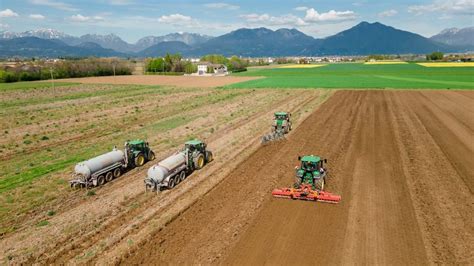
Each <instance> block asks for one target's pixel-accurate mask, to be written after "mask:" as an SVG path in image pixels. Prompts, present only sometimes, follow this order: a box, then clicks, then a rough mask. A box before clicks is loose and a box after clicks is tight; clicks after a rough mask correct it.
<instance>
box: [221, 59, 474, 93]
mask: <svg viewBox="0 0 474 266" xmlns="http://www.w3.org/2000/svg"><path fill="white" fill-rule="evenodd" d="M234 75H235V76H263V77H265V78H262V79H257V80H251V81H246V82H241V83H236V84H232V85H229V86H226V88H374V89H378V88H380V89H381V88H395V89H448V88H449V89H474V67H452V68H450V67H448V68H432V67H423V66H420V65H417V64H399V65H364V64H359V63H345V64H342V63H341V64H329V65H326V66H324V67H317V68H267V69H263V68H260V69H258V68H250V69H249V71H247V72H242V73H236V74H234Z"/></svg>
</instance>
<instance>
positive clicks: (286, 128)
mask: <svg viewBox="0 0 474 266" xmlns="http://www.w3.org/2000/svg"><path fill="white" fill-rule="evenodd" d="M290 117H291V113H288V112H276V113H275V116H274V119H273V125H272V132H271V133H270V134H267V135H265V136H263V137H262V143H263V144H265V143H267V142H269V141H273V140H280V139H282V138H284V137H285V134H288V133H289V132H290V131H291V129H292V125H291V121H290Z"/></svg>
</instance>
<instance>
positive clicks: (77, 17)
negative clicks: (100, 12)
mask: <svg viewBox="0 0 474 266" xmlns="http://www.w3.org/2000/svg"><path fill="white" fill-rule="evenodd" d="M70 19H71V20H72V21H74V22H97V21H102V20H104V18H103V17H101V16H91V17H88V16H83V15H81V14H77V15H73V16H71V18H70Z"/></svg>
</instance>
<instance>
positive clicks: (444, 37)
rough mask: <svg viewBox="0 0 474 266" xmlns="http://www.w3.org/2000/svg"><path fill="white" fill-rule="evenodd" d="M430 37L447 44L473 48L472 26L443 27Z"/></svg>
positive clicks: (473, 34) (473, 29)
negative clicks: (443, 28) (459, 27)
mask: <svg viewBox="0 0 474 266" xmlns="http://www.w3.org/2000/svg"><path fill="white" fill-rule="evenodd" d="M430 39H431V40H433V41H437V42H440V43H444V44H448V45H454V46H459V47H466V48H470V49H474V27H467V28H463V29H458V28H449V29H445V30H443V31H441V32H440V33H438V34H436V35H434V36H433V37H431V38H430Z"/></svg>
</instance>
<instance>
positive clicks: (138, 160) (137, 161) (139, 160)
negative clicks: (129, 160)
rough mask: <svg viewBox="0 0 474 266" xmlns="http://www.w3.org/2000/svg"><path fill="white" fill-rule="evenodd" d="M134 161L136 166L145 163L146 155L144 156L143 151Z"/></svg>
mask: <svg viewBox="0 0 474 266" xmlns="http://www.w3.org/2000/svg"><path fill="white" fill-rule="evenodd" d="M134 163H135V167H140V166H143V165H144V164H145V156H143V153H139V154H138V155H137V157H135V160H134Z"/></svg>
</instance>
